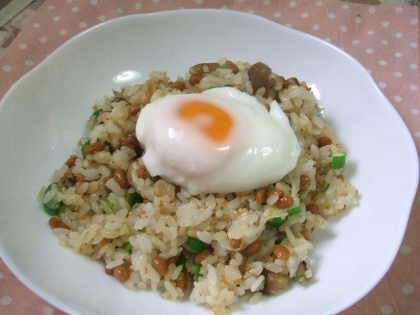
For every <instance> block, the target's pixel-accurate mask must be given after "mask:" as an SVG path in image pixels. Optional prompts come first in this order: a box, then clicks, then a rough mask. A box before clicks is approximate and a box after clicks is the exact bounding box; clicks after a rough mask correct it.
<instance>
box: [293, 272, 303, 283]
mask: <svg viewBox="0 0 420 315" xmlns="http://www.w3.org/2000/svg"><path fill="white" fill-rule="evenodd" d="M305 278H306V274H305V273H302V274H301V275H299V276H295V280H296V282H303V280H304V279H305Z"/></svg>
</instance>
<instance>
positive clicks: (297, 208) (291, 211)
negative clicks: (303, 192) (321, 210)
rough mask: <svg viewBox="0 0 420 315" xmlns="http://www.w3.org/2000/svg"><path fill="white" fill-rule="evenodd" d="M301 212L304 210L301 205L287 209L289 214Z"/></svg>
mask: <svg viewBox="0 0 420 315" xmlns="http://www.w3.org/2000/svg"><path fill="white" fill-rule="evenodd" d="M301 212H302V209H301V207H295V208H292V209H290V210H289V211H287V214H288V215H289V216H292V215H296V214H299V213H301Z"/></svg>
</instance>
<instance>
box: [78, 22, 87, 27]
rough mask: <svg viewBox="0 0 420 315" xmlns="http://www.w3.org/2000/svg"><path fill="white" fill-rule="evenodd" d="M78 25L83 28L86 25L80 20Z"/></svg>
mask: <svg viewBox="0 0 420 315" xmlns="http://www.w3.org/2000/svg"><path fill="white" fill-rule="evenodd" d="M79 27H80V28H85V27H87V24H86V22H80V23H79Z"/></svg>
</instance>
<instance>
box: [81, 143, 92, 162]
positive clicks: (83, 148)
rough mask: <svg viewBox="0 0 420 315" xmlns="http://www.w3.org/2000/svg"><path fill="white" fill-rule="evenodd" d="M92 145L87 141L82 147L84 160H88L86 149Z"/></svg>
mask: <svg viewBox="0 0 420 315" xmlns="http://www.w3.org/2000/svg"><path fill="white" fill-rule="evenodd" d="M89 144H90V140H88V141H86V142H85V143H83V145H82V158H83V160H84V159H86V156H87V153H86V147H87V146H88V145H89Z"/></svg>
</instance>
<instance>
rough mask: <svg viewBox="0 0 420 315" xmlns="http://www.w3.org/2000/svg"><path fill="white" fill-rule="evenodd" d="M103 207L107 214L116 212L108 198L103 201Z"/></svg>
mask: <svg viewBox="0 0 420 315" xmlns="http://www.w3.org/2000/svg"><path fill="white" fill-rule="evenodd" d="M101 206H102V209H103V210H104V212H105V213H108V214H110V213H112V212H114V205H113V204H112V202H111V200H109V199H108V198H107V197H104V198H102V199H101Z"/></svg>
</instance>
